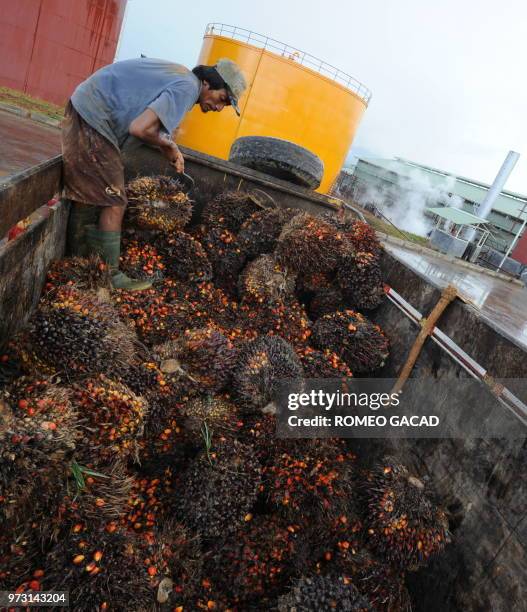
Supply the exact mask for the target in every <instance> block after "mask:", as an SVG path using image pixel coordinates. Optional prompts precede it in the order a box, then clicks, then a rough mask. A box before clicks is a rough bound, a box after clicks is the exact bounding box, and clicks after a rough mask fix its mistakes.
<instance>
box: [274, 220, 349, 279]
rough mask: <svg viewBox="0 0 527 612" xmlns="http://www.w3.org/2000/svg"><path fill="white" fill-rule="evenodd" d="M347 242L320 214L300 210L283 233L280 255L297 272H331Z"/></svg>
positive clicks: (277, 249) (283, 262) (279, 239)
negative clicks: (318, 215)
mask: <svg viewBox="0 0 527 612" xmlns="http://www.w3.org/2000/svg"><path fill="white" fill-rule="evenodd" d="M345 246H346V241H345V240H344V239H343V237H342V235H341V234H340V233H339V232H338V231H337V230H335V228H334V227H332V226H331V225H329V224H328V223H327V222H325V221H324V220H323V219H322V218H320V217H315V216H313V215H310V214H308V213H305V212H303V213H300V214H298V215H296V216H295V217H293V219H291V221H289V223H287V224H286V225H285V226H284V227H283V229H282V232H281V233H280V236H279V238H278V243H277V246H276V256H277V259H278V261H279V262H280V263H282V264H283V265H284V266H287V267H289V268H291V269H292V270H294V271H295V272H297V273H300V272H302V273H303V274H306V275H309V274H313V273H326V272H331V271H332V270H334V269H335V268H336V267H337V264H338V262H339V259H340V257H341V255H342V252H343V249H344V247H345Z"/></svg>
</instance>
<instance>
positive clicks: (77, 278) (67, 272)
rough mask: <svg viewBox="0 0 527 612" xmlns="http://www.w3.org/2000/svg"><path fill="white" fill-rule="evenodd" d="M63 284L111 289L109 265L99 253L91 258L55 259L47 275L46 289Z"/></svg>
mask: <svg viewBox="0 0 527 612" xmlns="http://www.w3.org/2000/svg"><path fill="white" fill-rule="evenodd" d="M61 285H73V286H74V287H76V288H77V289H81V290H93V291H96V290H97V289H100V288H101V287H103V288H105V289H110V287H111V282H110V272H109V270H108V266H107V265H106V264H105V263H104V262H103V261H102V260H101V259H100V257H99V256H97V255H90V257H89V258H86V259H85V258H83V257H66V258H65V259H59V260H57V261H54V262H53V263H52V264H51V266H50V268H49V270H48V273H47V275H46V285H45V287H44V289H45V291H50V290H53V289H55V288H57V287H59V286H61Z"/></svg>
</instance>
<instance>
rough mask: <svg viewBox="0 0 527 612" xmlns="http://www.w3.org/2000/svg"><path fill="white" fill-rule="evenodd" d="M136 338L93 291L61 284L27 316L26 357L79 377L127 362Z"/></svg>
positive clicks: (28, 359)
mask: <svg viewBox="0 0 527 612" xmlns="http://www.w3.org/2000/svg"><path fill="white" fill-rule="evenodd" d="M135 340H136V338H135V334H134V333H133V332H132V331H131V330H130V329H129V328H128V327H127V326H126V325H124V324H123V323H121V322H120V321H119V319H118V317H117V313H116V312H115V310H114V309H113V307H112V306H111V305H110V304H108V303H105V302H102V301H101V300H99V299H98V297H97V296H96V295H95V294H93V293H90V292H80V291H78V290H77V289H75V288H73V287H61V288H59V289H57V291H55V292H53V293H52V294H50V296H48V297H46V299H45V300H41V302H40V303H39V305H38V308H37V310H36V311H35V313H34V315H33V316H32V318H31V320H30V325H29V333H28V343H29V346H28V351H27V354H26V360H27V361H28V362H31V361H32V360H35V361H41V362H43V363H44V364H46V365H47V366H49V367H50V368H51V369H52V370H54V371H57V372H59V371H64V372H65V373H66V374H67V375H68V376H69V377H74V376H81V375H86V374H91V373H94V372H100V371H103V370H108V369H110V368H112V367H113V366H114V365H116V364H123V363H128V362H129V361H130V359H131V357H132V355H133V352H134V342H135Z"/></svg>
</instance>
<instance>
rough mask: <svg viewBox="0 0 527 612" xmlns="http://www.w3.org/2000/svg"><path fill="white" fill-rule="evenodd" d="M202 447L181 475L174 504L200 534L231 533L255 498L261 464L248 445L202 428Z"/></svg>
mask: <svg viewBox="0 0 527 612" xmlns="http://www.w3.org/2000/svg"><path fill="white" fill-rule="evenodd" d="M203 440H204V445H205V448H204V450H203V451H202V452H201V453H200V454H199V455H198V456H197V457H196V458H195V459H194V460H193V461H192V462H191V463H190V465H189V466H188V468H187V470H186V471H185V472H184V474H183V475H182V477H181V481H180V483H179V487H178V491H184V492H185V495H184V496H181V495H180V494H177V496H176V497H175V499H174V507H175V510H176V512H177V514H178V515H179V516H180V518H181V520H183V522H184V523H185V524H186V525H188V526H189V527H190V528H192V529H193V530H194V531H196V532H197V533H198V534H199V535H200V536H201V537H203V538H219V537H224V536H226V535H228V534H232V533H233V532H234V531H235V530H236V529H238V528H239V526H240V525H242V524H243V523H244V521H245V520H246V517H247V515H248V514H249V513H250V512H251V509H252V507H253V504H254V503H255V501H256V496H257V494H258V489H259V486H260V479H261V468H260V465H259V463H258V462H257V461H256V460H255V459H254V457H253V453H252V449H251V447H249V446H245V445H244V444H241V443H240V442H237V441H236V440H231V439H228V438H226V439H224V438H216V437H214V433H212V434H211V432H210V431H209V430H208V429H207V428H204V429H203Z"/></svg>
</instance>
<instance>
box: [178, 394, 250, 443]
mask: <svg viewBox="0 0 527 612" xmlns="http://www.w3.org/2000/svg"><path fill="white" fill-rule="evenodd" d="M180 413H181V414H182V415H183V416H184V417H185V420H184V427H185V429H187V430H188V431H190V432H192V434H194V435H195V436H201V434H202V431H203V430H204V428H205V426H206V428H207V429H208V430H209V431H211V432H213V435H221V436H223V437H227V436H233V435H237V434H238V432H239V430H240V427H241V426H242V425H243V423H240V421H239V419H238V410H237V407H236V404H234V403H233V402H232V401H231V400H230V398H229V396H221V395H205V396H201V397H196V398H194V399H191V400H190V401H189V402H186V403H185V404H183V405H182V407H181V409H180Z"/></svg>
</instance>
